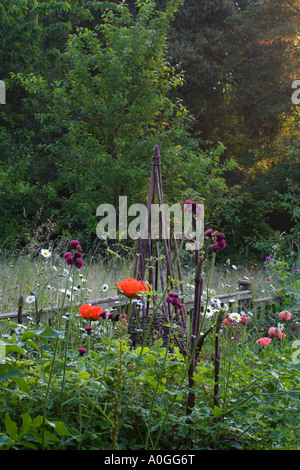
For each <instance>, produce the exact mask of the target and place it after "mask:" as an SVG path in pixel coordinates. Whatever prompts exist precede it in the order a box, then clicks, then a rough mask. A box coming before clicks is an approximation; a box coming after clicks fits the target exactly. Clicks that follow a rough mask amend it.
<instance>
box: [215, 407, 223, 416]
mask: <svg viewBox="0 0 300 470" xmlns="http://www.w3.org/2000/svg"><path fill="white" fill-rule="evenodd" d="M213 414H214V416H220V415H221V414H222V409H221V408H219V406H214V409H213Z"/></svg>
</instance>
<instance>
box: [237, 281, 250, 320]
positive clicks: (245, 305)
mask: <svg viewBox="0 0 300 470" xmlns="http://www.w3.org/2000/svg"><path fill="white" fill-rule="evenodd" d="M239 290H240V291H245V290H249V291H250V295H249V299H243V300H239V301H238V313H240V312H241V311H243V310H253V307H254V303H253V295H254V286H253V282H252V281H251V280H244V279H242V280H239Z"/></svg>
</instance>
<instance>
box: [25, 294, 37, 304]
mask: <svg viewBox="0 0 300 470" xmlns="http://www.w3.org/2000/svg"><path fill="white" fill-rule="evenodd" d="M25 302H26V303H27V304H33V302H35V296H34V295H28V296H27V297H26V299H25Z"/></svg>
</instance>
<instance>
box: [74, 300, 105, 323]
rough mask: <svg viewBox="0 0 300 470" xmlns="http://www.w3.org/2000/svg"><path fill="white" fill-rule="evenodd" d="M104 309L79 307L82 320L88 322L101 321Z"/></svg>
mask: <svg viewBox="0 0 300 470" xmlns="http://www.w3.org/2000/svg"><path fill="white" fill-rule="evenodd" d="M103 311H104V310H103V308H102V307H96V306H92V305H89V304H84V305H81V307H79V313H80V315H81V316H82V318H85V319H87V320H93V321H95V320H99V318H100V314H101V312H103Z"/></svg>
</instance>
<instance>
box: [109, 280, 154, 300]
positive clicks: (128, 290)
mask: <svg viewBox="0 0 300 470" xmlns="http://www.w3.org/2000/svg"><path fill="white" fill-rule="evenodd" d="M117 286H118V288H119V289H120V290H121V291H123V293H124V294H125V295H126V297H138V295H139V294H141V292H146V291H148V290H149V287H148V286H147V285H146V283H145V282H144V281H137V280H136V279H133V278H132V277H129V278H128V279H124V280H123V281H121V282H117Z"/></svg>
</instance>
